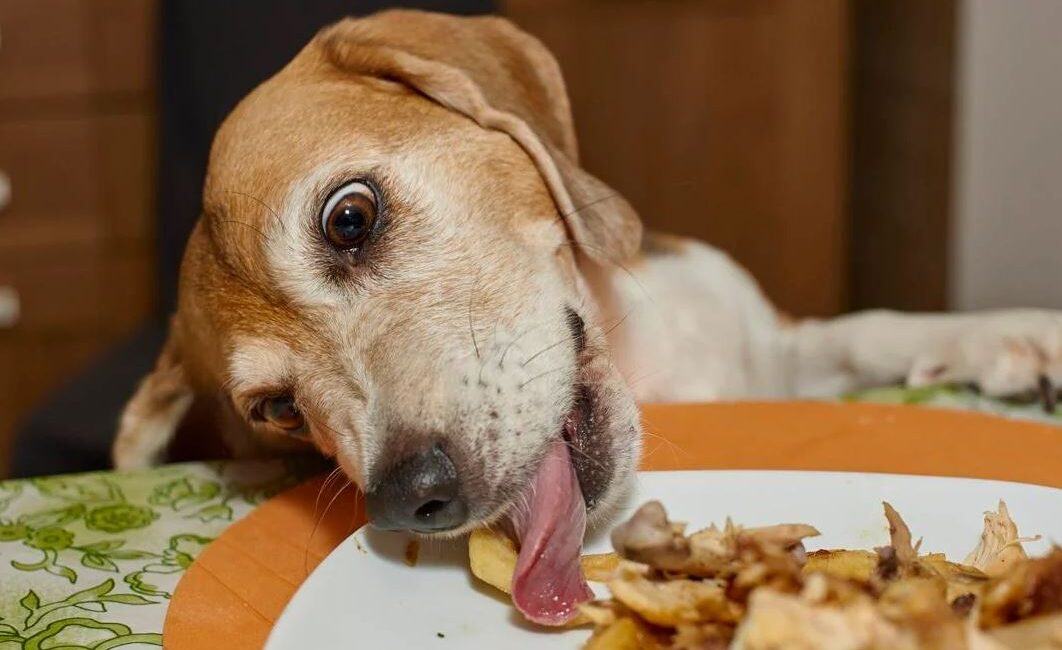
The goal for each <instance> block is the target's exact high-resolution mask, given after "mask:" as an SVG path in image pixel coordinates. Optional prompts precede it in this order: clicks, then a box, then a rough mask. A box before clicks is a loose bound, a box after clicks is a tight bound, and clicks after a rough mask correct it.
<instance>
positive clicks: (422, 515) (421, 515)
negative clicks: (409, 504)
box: [415, 499, 450, 523]
mask: <svg viewBox="0 0 1062 650" xmlns="http://www.w3.org/2000/svg"><path fill="white" fill-rule="evenodd" d="M449 503H450V502H449V501H442V500H440V499H433V500H431V501H429V502H427V503H425V504H424V505H422V506H421V507H419V508H417V512H416V513H415V514H416V517H417V521H422V522H425V523H427V522H430V521H431V519H432V517H434V516H435V515H437V514H438V513H440V512H442V511H443V510H445V509H446V506H447V505H448V504H449Z"/></svg>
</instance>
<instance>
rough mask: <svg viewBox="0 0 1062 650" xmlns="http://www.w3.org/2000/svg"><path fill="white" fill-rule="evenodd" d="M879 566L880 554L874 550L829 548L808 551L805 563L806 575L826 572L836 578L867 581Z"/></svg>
mask: <svg viewBox="0 0 1062 650" xmlns="http://www.w3.org/2000/svg"><path fill="white" fill-rule="evenodd" d="M877 566H878V555H877V553H874V552H873V551H848V550H829V551H812V552H811V553H808V559H807V562H805V563H804V569H803V570H804V575H809V574H811V573H825V574H826V575H829V576H832V577H834V578H843V579H846V580H857V581H859V582H867V581H869V580H870V577H871V576H873V575H874V570H875V569H876V568H877Z"/></svg>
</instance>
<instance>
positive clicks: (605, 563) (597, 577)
mask: <svg viewBox="0 0 1062 650" xmlns="http://www.w3.org/2000/svg"><path fill="white" fill-rule="evenodd" d="M619 562H620V559H619V556H618V555H616V554H615V553H600V554H598V555H584V556H583V557H582V559H581V560H580V564H582V567H583V575H584V576H586V579H587V580H589V581H590V582H608V581H609V580H611V579H612V576H613V574H615V573H616V569H618V568H619Z"/></svg>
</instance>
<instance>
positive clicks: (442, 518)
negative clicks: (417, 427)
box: [365, 446, 468, 533]
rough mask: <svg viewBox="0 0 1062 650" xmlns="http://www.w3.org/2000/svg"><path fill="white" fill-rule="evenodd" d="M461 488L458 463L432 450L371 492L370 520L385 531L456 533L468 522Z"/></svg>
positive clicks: (404, 463)
mask: <svg viewBox="0 0 1062 650" xmlns="http://www.w3.org/2000/svg"><path fill="white" fill-rule="evenodd" d="M459 488H460V485H459V484H458V481H457V468H456V467H455V466H454V462H453V461H452V460H450V457H449V456H447V455H446V452H444V451H443V450H442V449H441V448H440V447H438V446H435V447H432V448H430V449H428V450H426V451H422V452H419V453H417V454H414V455H413V456H410V457H409V458H406V459H405V460H403V461H401V462H399V463H398V464H397V465H395V466H394V467H393V468H392V469H391V470H390V471H389V472H387V474H386V475H384V476H383V477H382V478H381V480H380V481H378V482H377V483H376V485H375V486H374V487H373V489H372V490H370V491H369V493H368V494H367V495H366V499H365V501H366V503H367V505H368V509H369V520H370V521H371V522H372V524H373V525H374V526H376V527H377V528H382V529H384V530H413V531H417V532H420V533H437V532H441V531H445V530H452V529H454V528H457V527H458V526H460V525H461V524H463V523H465V520H467V519H468V507H467V506H466V505H465V502H464V501H462V500H461V496H460V494H459Z"/></svg>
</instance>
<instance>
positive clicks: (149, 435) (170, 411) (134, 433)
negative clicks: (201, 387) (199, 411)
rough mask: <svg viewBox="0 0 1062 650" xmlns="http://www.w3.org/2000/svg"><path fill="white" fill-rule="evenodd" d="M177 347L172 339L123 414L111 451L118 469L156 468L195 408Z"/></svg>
mask: <svg viewBox="0 0 1062 650" xmlns="http://www.w3.org/2000/svg"><path fill="white" fill-rule="evenodd" d="M174 347H175V346H174V345H173V342H172V336H171V339H170V341H168V342H167V343H166V346H165V347H164V348H163V350H162V353H161V354H160V355H159V359H158V362H157V364H156V366H155V369H154V370H153V371H152V372H151V374H149V375H148V376H147V377H145V378H144V379H143V380H142V381H141V382H140V386H139V387H138V388H137V390H136V393H135V394H134V395H133V397H132V399H130V400H129V402H128V403H127V404H126V406H125V410H124V411H123V412H122V417H121V421H120V423H119V426H118V436H117V437H116V438H115V440H114V446H113V447H112V448H111V457H112V460H113V461H114V466H115V467H116V468H117V469H122V470H129V469H140V468H143V467H149V466H151V465H155V464H157V463H158V462H159V460H160V459H161V457H162V454H163V452H164V451H165V450H166V447H167V446H168V445H169V443H170V441H171V440H173V436H174V434H176V432H177V427H178V425H179V424H180V422H181V420H182V419H183V418H184V416H185V414H186V413H187V412H188V409H189V408H191V406H192V401H193V399H194V397H193V393H192V390H191V388H190V387H189V386H188V382H187V380H186V378H185V374H184V368H183V367H182V366H181V364H180V362H179V359H178V356H177V353H176V351H175V349H174Z"/></svg>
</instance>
